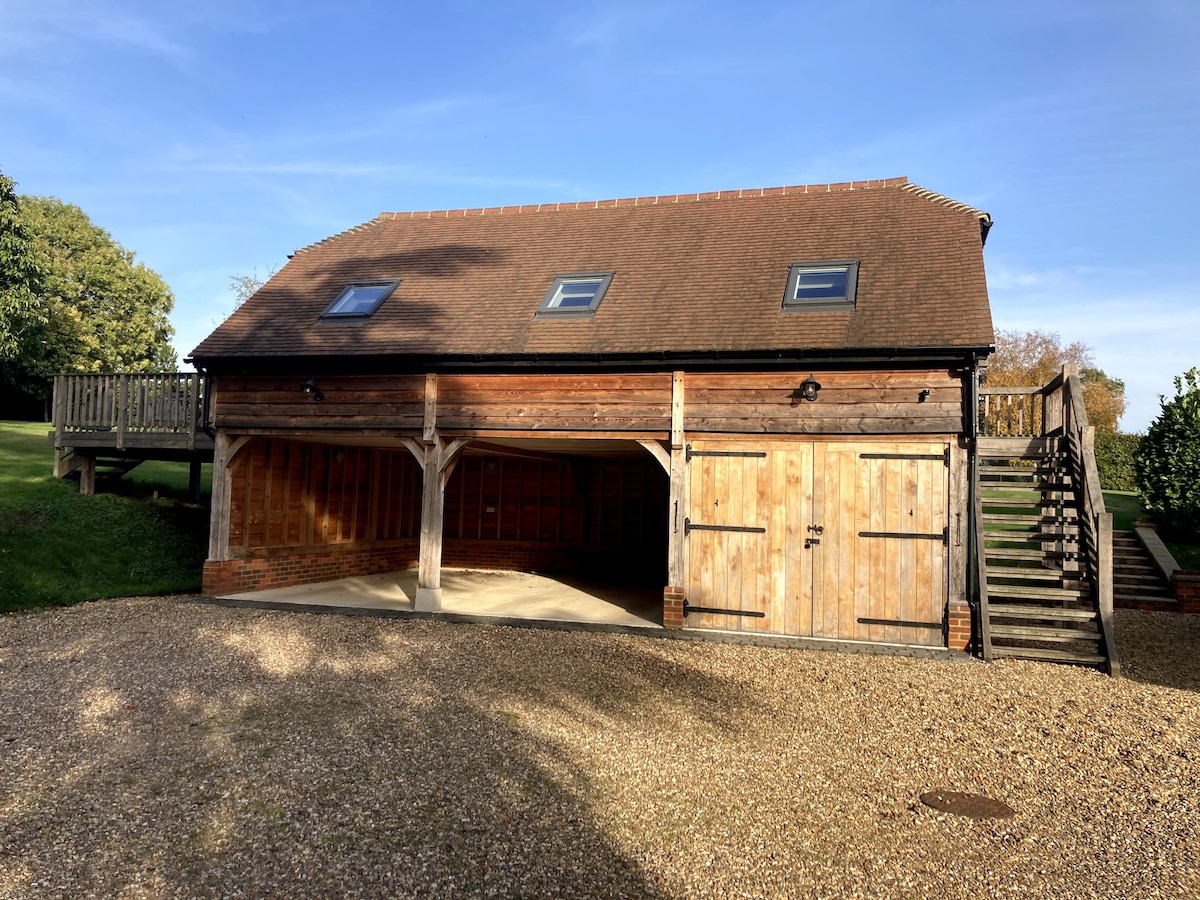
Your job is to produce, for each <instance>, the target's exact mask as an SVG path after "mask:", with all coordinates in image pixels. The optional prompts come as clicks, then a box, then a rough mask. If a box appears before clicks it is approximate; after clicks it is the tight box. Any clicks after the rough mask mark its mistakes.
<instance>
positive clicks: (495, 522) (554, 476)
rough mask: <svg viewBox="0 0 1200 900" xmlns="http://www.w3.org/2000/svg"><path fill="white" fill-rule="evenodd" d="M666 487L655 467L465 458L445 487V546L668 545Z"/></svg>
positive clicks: (630, 462) (633, 462) (634, 462)
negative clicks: (478, 543)
mask: <svg viewBox="0 0 1200 900" xmlns="http://www.w3.org/2000/svg"><path fill="white" fill-rule="evenodd" d="M667 490H668V485H667V479H666V475H665V473H664V472H663V471H662V468H661V466H659V465H658V464H657V463H656V462H654V461H653V460H651V459H649V458H647V459H645V460H643V459H585V458H578V457H573V458H564V459H562V460H549V459H546V460H543V459H523V458H513V457H505V456H466V457H464V458H463V459H462V460H461V461H460V462H459V464H458V467H457V468H456V469H455V470H454V475H452V476H451V478H450V482H449V483H448V484H447V485H446V513H445V516H446V518H445V529H444V532H443V533H444V535H445V537H446V538H447V539H454V538H461V539H464V540H499V541H532V542H539V543H564V544H572V545H576V546H584V547H594V548H600V547H623V546H641V545H644V544H650V545H653V546H655V547H658V545H660V544H662V543H663V538H664V536H665V535H666V518H667V509H666V503H667Z"/></svg>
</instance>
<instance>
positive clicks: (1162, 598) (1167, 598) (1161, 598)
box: [1113, 591, 1176, 603]
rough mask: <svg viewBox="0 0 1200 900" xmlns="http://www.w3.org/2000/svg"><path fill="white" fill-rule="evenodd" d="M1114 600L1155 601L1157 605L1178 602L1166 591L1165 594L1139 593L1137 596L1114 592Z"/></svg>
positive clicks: (1156, 592)
mask: <svg viewBox="0 0 1200 900" xmlns="http://www.w3.org/2000/svg"><path fill="white" fill-rule="evenodd" d="M1113 600H1132V601H1134V602H1138V601H1141V600H1153V601H1155V602H1156V603H1175V602H1176V600H1175V597H1174V596H1172V595H1171V594H1169V593H1166V592H1165V591H1164V592H1158V591H1155V592H1149V591H1139V592H1138V593H1136V594H1126V593H1120V594H1118V593H1117V592H1116V591H1113Z"/></svg>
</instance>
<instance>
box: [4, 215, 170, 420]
mask: <svg viewBox="0 0 1200 900" xmlns="http://www.w3.org/2000/svg"><path fill="white" fill-rule="evenodd" d="M19 199H20V204H19V218H18V221H19V224H20V228H21V229H22V230H23V232H24V234H25V235H26V236H27V237H28V238H29V239H30V240H31V242H32V245H33V252H34V257H35V259H36V260H37V261H38V263H39V265H40V269H39V271H38V273H37V275H36V277H33V278H31V279H30V280H29V282H27V287H28V288H29V290H30V291H31V292H32V293H33V295H34V302H33V303H32V305H30V306H29V307H28V309H29V310H30V312H28V313H27V314H26V316H25V319H24V321H23V323H22V327H21V329H20V331H19V333H18V332H16V331H13V330H11V329H10V331H11V333H12V339H13V340H12V343H13V346H12V347H11V348H9V349H8V350H6V351H5V352H4V353H3V354H2V355H0V383H3V386H4V388H5V390H6V392H15V393H19V394H24V395H26V396H28V397H35V398H45V397H47V396H49V391H50V381H49V377H48V376H50V375H53V374H55V373H58V372H153V371H173V370H174V369H175V368H176V365H177V362H176V356H175V351H174V349H173V348H172V347H171V338H172V337H173V336H174V333H175V331H174V329H173V328H172V327H171V324H170V321H169V319H168V315H169V314H170V312H171V309H172V307H173V306H174V303H175V300H174V297H173V296H172V294H171V291H170V289H169V288H168V287H167V285H166V283H165V282H164V281H163V280H162V278H160V277H159V276H158V274H157V273H155V272H153V271H152V270H150V269H148V268H146V266H145V265H143V264H142V263H138V262H135V259H134V253H133V252H132V251H129V250H126V249H125V248H124V247H122V246H121V245H120V244H119V243H118V242H117V241H115V240H113V238H112V236H111V235H110V234H109V233H108V232H107V231H105V230H104V229H102V228H99V227H97V226H96V225H94V224H93V223H92V221H91V220H90V219H89V218H88V217H87V215H86V214H85V213H84V212H83V210H81V209H80V208H79V207H78V206H73V205H71V204H67V203H63V202H62V201H61V200H58V199H55V198H53V197H21V198H19ZM24 302H25V303H28V302H29V297H28V295H24Z"/></svg>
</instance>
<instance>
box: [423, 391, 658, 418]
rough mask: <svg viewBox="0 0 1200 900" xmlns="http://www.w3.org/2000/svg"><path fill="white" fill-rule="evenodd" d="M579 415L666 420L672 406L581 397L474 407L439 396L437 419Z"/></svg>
mask: <svg viewBox="0 0 1200 900" xmlns="http://www.w3.org/2000/svg"><path fill="white" fill-rule="evenodd" d="M580 417H590V418H596V419H663V420H666V421H667V422H668V423H669V422H670V419H671V406H670V404H669V403H668V404H667V405H665V406H634V405H631V404H630V405H626V404H608V403H597V402H595V401H584V400H580V401H579V402H577V403H573V404H562V405H557V406H547V405H540V404H536V403H521V404H511V403H506V404H499V403H483V404H478V405H473V406H462V405H460V404H457V403H451V402H448V401H447V402H442V399H441V398H440V397H439V399H438V421H439V422H445V421H446V420H448V419H453V418H459V419H463V418H475V419H483V418H488V419H491V418H498V419H515V418H536V419H570V418H576V419H577V418H580Z"/></svg>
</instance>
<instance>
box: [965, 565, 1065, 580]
mask: <svg viewBox="0 0 1200 900" xmlns="http://www.w3.org/2000/svg"><path fill="white" fill-rule="evenodd" d="M984 571H985V573H986V574H987V576H988V584H989V585H991V579H992V578H1017V579H1025V580H1027V581H1062V579H1063V576H1064V574H1071V575H1075V574H1077V573H1073V572H1072V573H1064V572H1062V571H1061V570H1058V571H1055V570H1054V569H1035V568H1032V567H1031V566H988V567H987V568H986V569H985V570H984Z"/></svg>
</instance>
